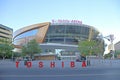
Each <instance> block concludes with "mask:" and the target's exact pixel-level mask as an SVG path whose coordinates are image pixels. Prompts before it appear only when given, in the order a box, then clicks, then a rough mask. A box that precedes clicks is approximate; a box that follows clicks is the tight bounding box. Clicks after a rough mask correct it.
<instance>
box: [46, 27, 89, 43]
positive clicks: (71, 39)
mask: <svg viewBox="0 0 120 80" xmlns="http://www.w3.org/2000/svg"><path fill="white" fill-rule="evenodd" d="M89 29H90V28H89V27H85V26H80V25H50V27H49V29H48V32H47V35H46V39H45V42H48V43H63V44H77V43H78V41H79V40H84V39H88V37H89Z"/></svg>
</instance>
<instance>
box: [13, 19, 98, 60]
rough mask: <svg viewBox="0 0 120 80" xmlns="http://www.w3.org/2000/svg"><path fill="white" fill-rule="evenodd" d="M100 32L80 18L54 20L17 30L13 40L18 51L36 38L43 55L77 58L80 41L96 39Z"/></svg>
mask: <svg viewBox="0 0 120 80" xmlns="http://www.w3.org/2000/svg"><path fill="white" fill-rule="evenodd" d="M99 33H100V32H99V31H98V30H97V29H96V28H95V27H93V26H89V25H85V24H82V21H79V20H52V22H44V23H38V24H33V25H30V26H27V27H23V28H21V29H19V30H17V31H15V32H14V37H13V40H14V45H15V47H16V48H15V50H16V51H18V52H19V51H20V48H21V46H22V45H23V44H26V43H27V42H29V41H30V40H32V39H35V40H36V41H37V42H38V44H39V45H40V47H41V48H42V53H43V54H44V55H43V56H45V55H46V54H50V55H53V54H57V55H59V56H61V58H62V59H75V57H76V54H78V53H80V52H79V50H78V42H79V41H81V40H86V39H88V40H95V39H96V38H97V36H98V34H99ZM36 56H39V54H36ZM37 58H38V57H37Z"/></svg>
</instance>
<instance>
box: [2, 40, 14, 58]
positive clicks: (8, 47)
mask: <svg viewBox="0 0 120 80" xmlns="http://www.w3.org/2000/svg"><path fill="white" fill-rule="evenodd" d="M12 50H13V45H12V42H11V41H9V40H8V39H0V56H2V57H3V59H5V58H6V57H10V56H11V54H12Z"/></svg>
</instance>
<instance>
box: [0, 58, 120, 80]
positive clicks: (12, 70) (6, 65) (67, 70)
mask: <svg viewBox="0 0 120 80" xmlns="http://www.w3.org/2000/svg"><path fill="white" fill-rule="evenodd" d="M39 62H42V65H43V67H40V64H39ZM31 63H32V66H31V67H29V68H28V67H26V66H25V65H24V61H20V62H19V65H18V68H17V67H16V62H13V61H0V80H120V60H98V59H97V60H91V65H90V66H87V67H84V68H83V67H82V62H76V61H68V60H65V61H54V60H53V61H47V60H46V61H32V62H31ZM53 63H54V65H53ZM73 63H74V66H72V67H71V64H72V65H73ZM51 64H52V65H53V67H51Z"/></svg>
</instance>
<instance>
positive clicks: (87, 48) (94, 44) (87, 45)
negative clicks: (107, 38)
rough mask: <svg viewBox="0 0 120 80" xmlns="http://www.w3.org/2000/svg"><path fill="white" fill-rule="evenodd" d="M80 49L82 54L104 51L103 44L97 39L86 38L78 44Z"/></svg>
mask: <svg viewBox="0 0 120 80" xmlns="http://www.w3.org/2000/svg"><path fill="white" fill-rule="evenodd" d="M78 49H79V50H80V52H81V54H82V55H85V56H87V55H98V53H102V52H103V44H102V43H101V42H99V41H96V40H91V41H88V40H84V41H80V42H79V44H78Z"/></svg>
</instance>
